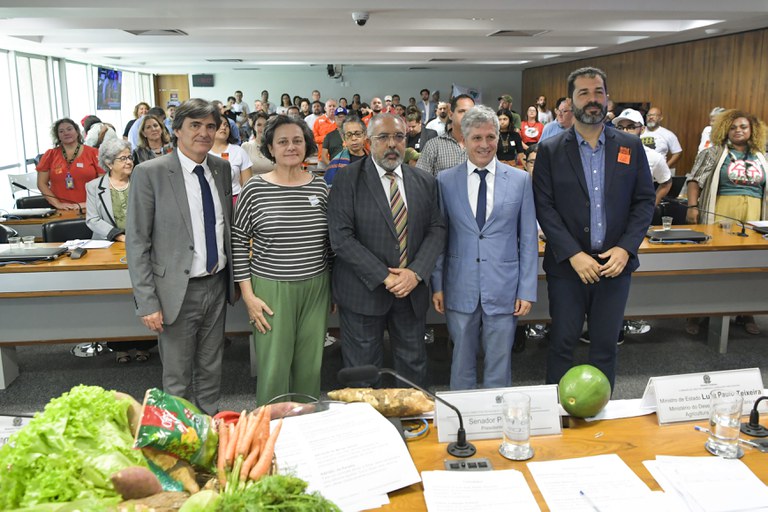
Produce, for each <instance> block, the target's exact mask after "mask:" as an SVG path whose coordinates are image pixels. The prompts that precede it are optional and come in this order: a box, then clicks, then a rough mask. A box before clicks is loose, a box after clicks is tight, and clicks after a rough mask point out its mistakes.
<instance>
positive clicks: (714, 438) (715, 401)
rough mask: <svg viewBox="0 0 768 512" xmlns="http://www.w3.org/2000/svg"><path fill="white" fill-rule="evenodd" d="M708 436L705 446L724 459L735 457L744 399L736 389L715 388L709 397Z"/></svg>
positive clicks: (737, 452) (737, 449) (736, 456)
mask: <svg viewBox="0 0 768 512" xmlns="http://www.w3.org/2000/svg"><path fill="white" fill-rule="evenodd" d="M709 404H710V406H709V430H710V433H709V438H708V439H707V443H706V448H707V450H709V452H710V453H713V454H714V455H717V456H719V457H723V458H725V459H736V458H738V454H739V427H740V426H741V408H742V407H743V405H744V399H743V398H742V397H741V395H740V394H739V392H738V391H736V390H734V389H727V388H716V389H713V390H712V391H711V393H710V398H709Z"/></svg>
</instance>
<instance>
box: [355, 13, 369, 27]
mask: <svg viewBox="0 0 768 512" xmlns="http://www.w3.org/2000/svg"><path fill="white" fill-rule="evenodd" d="M370 16H371V15H370V14H369V13H367V12H353V13H352V21H354V22H355V23H356V24H357V26H358V27H364V26H365V24H366V23H368V18H370Z"/></svg>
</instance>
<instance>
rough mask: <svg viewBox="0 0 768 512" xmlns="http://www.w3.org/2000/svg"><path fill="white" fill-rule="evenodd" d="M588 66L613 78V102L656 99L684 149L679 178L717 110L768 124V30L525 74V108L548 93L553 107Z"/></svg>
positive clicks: (540, 68)
mask: <svg viewBox="0 0 768 512" xmlns="http://www.w3.org/2000/svg"><path fill="white" fill-rule="evenodd" d="M582 66H596V67H599V68H601V69H603V70H604V71H605V72H606V73H607V75H608V89H609V93H610V95H611V98H612V99H613V100H614V101H618V102H624V101H626V102H640V101H650V102H651V105H652V106H658V107H660V108H661V109H662V111H663V113H664V121H663V123H662V124H663V125H664V126H666V127H667V128H669V129H670V130H672V131H673V132H675V134H677V136H678V138H679V139H680V144H681V145H682V147H683V157H682V158H681V160H680V163H679V164H678V165H677V174H685V173H687V172H688V171H689V170H690V168H691V166H692V164H693V160H694V158H695V157H696V151H697V147H698V144H699V139H700V136H701V131H702V129H703V128H704V126H706V124H707V123H709V112H710V110H712V108H713V107H716V106H721V107H725V108H740V109H743V110H746V111H747V112H751V113H754V114H756V115H757V116H758V117H760V118H761V119H763V120H768V103H767V102H766V101H765V95H766V89H767V88H768V29H762V30H755V31H751V32H744V33H739V34H731V35H725V36H720V37H716V38H710V39H703V40H699V41H691V42H687V43H680V44H674V45H667V46H661V47H656V48H648V49H645V50H637V51H632V52H626V53H620V54H614V55H607V56H603V57H595V58H591V59H583V60H579V61H574V62H568V63H562V64H553V65H551V66H543V67H538V68H530V69H526V70H525V71H524V72H523V88H522V99H523V104H528V103H529V102H532V101H535V99H536V97H538V95H540V94H544V95H545V96H547V100H548V106H549V108H553V107H554V102H555V100H556V99H557V98H558V97H560V96H564V95H565V93H566V79H567V77H568V73H570V72H571V71H573V70H574V69H577V68H579V67H582Z"/></svg>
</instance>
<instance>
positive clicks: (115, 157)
mask: <svg viewBox="0 0 768 512" xmlns="http://www.w3.org/2000/svg"><path fill="white" fill-rule="evenodd" d="M99 165H100V166H101V168H102V169H104V170H106V171H107V173H106V174H104V175H102V176H100V177H98V178H96V179H95V180H92V181H89V182H88V183H87V184H86V186H85V189H86V192H87V203H86V215H85V223H86V224H87V225H88V227H89V228H90V229H91V231H93V238H94V239H99V240H112V241H115V242H125V218H126V211H127V209H128V193H129V192H130V188H131V181H130V178H131V172H132V171H133V158H132V157H131V143H130V142H128V141H125V140H120V139H112V140H106V141H104V142H103V143H102V144H101V147H100V148H99ZM156 344H157V342H156V341H123V342H109V343H107V346H108V347H109V348H110V349H112V350H113V351H114V352H115V358H116V360H117V362H118V363H120V364H125V363H129V362H130V361H131V352H135V356H134V357H135V358H136V361H139V362H142V363H143V362H145V361H147V360H148V359H149V350H150V349H151V348H152V347H154V346H155V345H156Z"/></svg>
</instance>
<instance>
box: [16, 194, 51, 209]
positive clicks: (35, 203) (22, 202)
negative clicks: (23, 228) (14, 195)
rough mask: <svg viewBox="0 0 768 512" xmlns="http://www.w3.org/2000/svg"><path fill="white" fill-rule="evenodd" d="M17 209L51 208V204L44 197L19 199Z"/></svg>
mask: <svg viewBox="0 0 768 512" xmlns="http://www.w3.org/2000/svg"><path fill="white" fill-rule="evenodd" d="M16 208H19V209H21V210H25V209H28V208H51V204H50V203H49V202H48V201H47V200H46V199H45V198H44V197H43V196H29V197H19V198H18V199H16Z"/></svg>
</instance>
